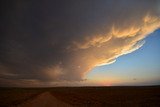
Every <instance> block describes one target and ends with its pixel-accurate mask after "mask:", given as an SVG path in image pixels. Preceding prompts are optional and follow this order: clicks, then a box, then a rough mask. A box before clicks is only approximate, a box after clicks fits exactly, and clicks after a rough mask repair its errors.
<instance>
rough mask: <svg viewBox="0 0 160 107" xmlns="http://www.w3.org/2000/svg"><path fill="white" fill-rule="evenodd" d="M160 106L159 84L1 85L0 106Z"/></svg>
mask: <svg viewBox="0 0 160 107" xmlns="http://www.w3.org/2000/svg"><path fill="white" fill-rule="evenodd" d="M10 106H17V107H35V106H37V107H124V106H126V107H128V106H130V107H160V86H141V87H54V88H0V107H10Z"/></svg>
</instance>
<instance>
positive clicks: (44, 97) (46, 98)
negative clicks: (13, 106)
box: [18, 92, 72, 107]
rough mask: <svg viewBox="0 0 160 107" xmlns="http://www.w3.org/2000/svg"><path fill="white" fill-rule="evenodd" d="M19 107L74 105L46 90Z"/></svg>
mask: <svg viewBox="0 0 160 107" xmlns="http://www.w3.org/2000/svg"><path fill="white" fill-rule="evenodd" d="M18 107H72V106H71V105H69V104H66V103H64V102H62V101H60V100H58V99H56V98H55V97H54V96H52V95H51V94H50V92H44V93H42V94H40V95H38V96H36V97H35V98H33V99H29V100H28V101H26V102H24V103H22V104H19V105H18Z"/></svg>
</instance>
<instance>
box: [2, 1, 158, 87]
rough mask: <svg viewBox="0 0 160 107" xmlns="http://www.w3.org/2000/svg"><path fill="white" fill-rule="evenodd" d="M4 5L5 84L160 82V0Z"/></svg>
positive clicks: (12, 3)
mask: <svg viewBox="0 0 160 107" xmlns="http://www.w3.org/2000/svg"><path fill="white" fill-rule="evenodd" d="M0 4H1V16H2V17H1V20H0V23H1V24H0V26H1V34H0V86H1V87H3V86H9V87H13V86H18V87H25V86H29V87H43V86H44V87H45V86H47V87H48V86H115V85H160V79H159V77H160V71H159V70H160V69H159V58H160V57H159V54H158V53H159V52H160V48H159V46H160V43H159V40H160V37H159V35H160V30H159V28H160V1H159V0H141V1H139V0H120V1H117V0H99V1H97V0H86V1H81V0H76V1H75V0H60V1H59V0H45V1H44V0H39V1H38V2H37V1H33V0H28V1H21V0H14V1H9V0H8V1H1V3H0Z"/></svg>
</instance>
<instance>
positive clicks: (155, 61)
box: [86, 30, 160, 86]
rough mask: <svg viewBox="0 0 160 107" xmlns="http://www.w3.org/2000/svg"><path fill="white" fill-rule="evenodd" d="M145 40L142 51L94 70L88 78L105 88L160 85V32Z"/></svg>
mask: <svg viewBox="0 0 160 107" xmlns="http://www.w3.org/2000/svg"><path fill="white" fill-rule="evenodd" d="M144 40H145V44H144V45H143V46H142V47H141V48H140V49H138V50H136V51H134V52H132V53H130V54H127V55H124V56H121V57H119V58H117V60H116V62H115V63H112V64H110V65H104V66H100V67H96V68H94V69H93V70H92V71H91V72H89V73H88V74H87V75H86V78H88V79H89V80H90V81H91V82H92V83H94V85H103V86H121V85H122V86H128V85H129V86H134V85H136V86H141V85H160V54H159V53H160V42H159V41H160V30H157V31H155V32H153V33H152V34H150V35H149V37H147V38H145V39H144Z"/></svg>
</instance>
